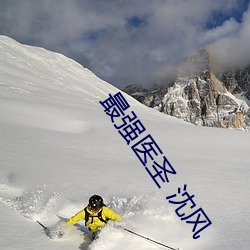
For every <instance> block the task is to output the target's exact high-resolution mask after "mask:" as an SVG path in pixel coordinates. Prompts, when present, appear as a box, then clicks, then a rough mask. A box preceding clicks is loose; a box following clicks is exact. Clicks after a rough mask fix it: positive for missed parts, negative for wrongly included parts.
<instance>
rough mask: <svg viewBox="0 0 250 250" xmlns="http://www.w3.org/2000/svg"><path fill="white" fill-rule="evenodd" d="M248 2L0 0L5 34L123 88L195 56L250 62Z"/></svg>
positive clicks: (161, 75)
mask: <svg viewBox="0 0 250 250" xmlns="http://www.w3.org/2000/svg"><path fill="white" fill-rule="evenodd" d="M249 1H250V0H0V34H2V35H7V36H9V37H11V38H14V39H16V40H17V41H19V42H21V43H25V44H30V45H36V46H41V47H44V48H46V49H49V50H52V51H56V52H60V53H63V54H64V55H66V56H68V57H70V58H72V59H75V60H76V61H78V62H80V63H81V64H82V65H83V66H84V67H87V68H89V69H90V70H91V71H93V72H94V73H95V74H96V75H98V76H99V77H100V78H102V79H104V80H106V81H108V82H110V83H111V84H113V85H115V86H117V87H119V88H124V87H125V86H126V85H128V84H131V83H142V84H144V85H145V86H149V85H150V84H152V83H153V82H156V81H159V80H161V79H164V77H166V75H167V72H168V71H169V69H171V68H173V67H174V66H176V65H177V64H178V63H179V62H180V61H181V60H183V59H184V58H186V57H187V56H189V55H191V54H192V53H194V52H195V51H197V50H199V49H201V48H204V47H209V46H210V47H212V48H213V51H214V52H216V55H217V56H218V60H221V61H223V62H224V63H228V62H231V63H232V62H233V63H236V62H237V63H239V62H240V63H249V62H250V7H249V8H248V5H249Z"/></svg>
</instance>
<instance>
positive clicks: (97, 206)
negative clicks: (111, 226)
mask: <svg viewBox="0 0 250 250" xmlns="http://www.w3.org/2000/svg"><path fill="white" fill-rule="evenodd" d="M80 220H85V226H87V227H88V228H89V230H90V231H91V232H92V237H93V239H94V238H95V237H96V236H97V234H98V233H99V231H100V230H101V228H102V227H104V226H105V224H106V223H107V222H108V221H109V220H112V221H118V222H120V221H121V220H122V219H121V217H120V216H119V215H118V214H116V213H115V212H114V211H113V210H111V209H110V208H108V207H106V206H105V204H104V203H103V199H102V197H101V196H99V195H96V194H95V195H93V196H91V197H90V198H89V204H88V205H87V206H86V207H85V208H84V209H82V210H81V211H79V212H78V213H77V214H75V215H74V216H72V217H71V218H70V219H69V220H68V221H67V224H69V225H74V224H76V223H77V222H78V221H80Z"/></svg>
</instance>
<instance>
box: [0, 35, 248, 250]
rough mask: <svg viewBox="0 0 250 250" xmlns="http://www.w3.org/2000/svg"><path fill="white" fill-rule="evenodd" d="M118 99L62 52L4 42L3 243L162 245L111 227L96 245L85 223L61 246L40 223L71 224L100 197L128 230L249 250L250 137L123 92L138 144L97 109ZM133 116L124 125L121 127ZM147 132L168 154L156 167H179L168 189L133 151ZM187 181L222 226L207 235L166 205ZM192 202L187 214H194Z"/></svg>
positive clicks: (208, 247)
mask: <svg viewBox="0 0 250 250" xmlns="http://www.w3.org/2000/svg"><path fill="white" fill-rule="evenodd" d="M118 92H119V90H118V89H116V88H115V87H113V86H111V85H110V84H108V83H106V82H104V81H103V80H101V79H99V78H98V77H96V76H95V75H94V74H93V73H92V72H90V71H89V70H87V69H85V68H84V67H83V66H81V65H79V64H77V63H76V62H74V61H72V60H71V59H69V58H66V57H65V56H63V55H60V54H57V53H53V52H50V51H47V50H44V49H42V48H37V47H30V46H25V45H21V44H19V43H18V42H16V41H14V40H12V39H10V38H8V37H4V36H0V149H1V150H0V156H1V162H0V212H1V215H2V217H1V223H0V229H1V234H0V235H1V236H0V248H1V249H4V250H10V249H11V250H13V249H20V250H22V249H25V250H26V249H60V250H63V249H67V250H69V249H72V250H73V249H82V250H84V249H85V250H86V249H89V250H104V249H109V250H112V249H114V250H117V249H120V250H131V249H133V250H137V249H143V250H149V249H163V248H162V247H161V246H159V245H156V244H153V243H152V242H148V241H147V240H145V239H142V238H140V237H137V236H135V235H132V234H129V233H128V232H126V231H124V230H122V229H117V228H114V227H113V226H112V225H108V226H107V227H106V228H105V229H104V230H103V231H102V232H101V234H100V237H99V238H98V239H97V240H96V241H95V242H93V243H91V242H90V241H89V239H88V238H87V237H86V236H84V232H85V231H86V228H85V227H84V222H82V223H80V225H78V226H75V227H72V228H71V229H69V230H68V231H66V233H65V236H64V237H63V238H62V239H50V238H48V237H47V236H46V235H45V234H44V232H43V230H42V228H41V227H40V226H39V225H38V224H37V223H36V220H39V221H41V222H43V223H44V224H45V225H47V226H49V227H50V228H53V227H54V225H55V224H56V223H58V221H59V218H58V215H59V216H61V217H65V218H69V217H70V216H72V215H73V214H75V213H76V212H78V211H79V210H80V209H82V208H84V206H85V205H86V204H87V202H88V198H89V196H91V195H92V194H95V193H97V194H100V195H102V196H103V198H104V201H105V203H106V205H107V206H109V207H111V208H112V209H113V210H115V211H116V212H117V213H119V214H120V215H121V216H122V218H123V221H122V223H121V224H122V226H124V227H126V228H128V229H130V230H133V231H135V232H137V233H139V234H142V235H144V236H146V237H149V238H151V239H154V240H156V241H159V242H161V243H163V244H166V245H168V246H171V247H174V248H177V247H180V248H182V249H183V250H214V249H220V250H235V249H241V250H248V249H249V246H250V240H249V232H250V231H249V219H248V214H249V211H248V210H249V205H250V202H249V199H248V198H249V194H250V193H249V187H250V184H249V177H250V169H249V141H250V140H249V139H250V135H249V133H245V132H243V131H235V130H223V129H212V128H207V127H198V126H193V125H191V124H189V123H185V122H183V121H180V120H179V119H176V118H174V117H170V116H166V115H164V114H161V113H160V112H158V111H156V110H154V109H151V108H148V107H146V106H145V105H142V104H140V103H139V102H137V101H136V100H135V99H134V98H132V97H130V96H128V95H127V94H125V93H122V94H123V96H124V97H125V99H126V101H127V102H128V104H129V105H130V108H129V109H127V110H125V111H124V112H125V114H126V115H130V116H131V114H133V113H132V111H133V112H134V114H135V115H136V116H137V118H138V119H139V120H140V122H141V124H143V126H144V127H145V129H146V130H145V131H144V132H143V134H141V135H140V136H139V137H138V138H135V139H134V141H133V143H130V144H129V145H128V143H127V141H126V140H125V139H124V138H123V136H121V134H120V133H119V132H118V130H117V129H116V128H115V127H114V123H112V121H111V117H110V116H108V115H107V114H106V113H105V112H104V108H103V106H102V105H101V104H100V103H99V102H100V101H105V100H106V99H107V98H109V94H111V95H113V96H114V95H116V94H117V93H118ZM128 120H129V119H128V118H126V119H124V120H123V121H122V120H121V119H120V120H119V119H118V120H117V118H115V122H116V123H117V124H116V125H118V126H121V124H123V122H125V121H126V122H128ZM137 125H138V123H137ZM138 129H139V128H138ZM149 134H150V135H151V136H152V138H153V139H154V140H155V142H157V145H158V147H159V148H160V149H161V151H162V154H160V153H159V154H158V155H157V156H154V155H153V152H152V156H154V161H155V162H156V163H158V164H160V163H162V156H163V155H164V156H165V157H167V159H168V161H169V162H170V163H171V165H172V167H173V168H174V169H175V171H176V174H170V173H166V174H167V177H168V180H169V182H167V180H166V176H165V175H163V174H162V178H160V176H158V177H155V180H156V181H157V182H158V184H159V185H160V186H161V188H158V186H157V185H156V183H155V181H154V180H153V179H152V178H151V176H150V175H149V173H148V171H151V172H152V174H153V173H154V172H153V171H154V170H155V169H158V173H160V170H161V171H164V170H163V169H160V168H158V165H157V164H156V163H154V167H153V166H152V164H153V161H151V160H150V159H149V158H148V163H147V165H146V166H147V168H145V166H143V164H142V163H141V162H140V160H139V158H138V157H137V155H136V154H135V152H137V151H133V150H132V146H133V145H135V144H136V143H138V142H139V141H140V140H141V139H142V138H143V137H144V135H149ZM145 147H146V146H145ZM137 153H138V152H137ZM185 184H186V185H187V186H186V191H187V192H188V194H189V195H190V196H192V195H194V198H193V199H194V202H195V204H196V207H197V208H202V209H203V210H204V211H205V213H206V215H207V216H208V218H209V219H210V220H211V222H212V225H210V226H208V227H207V228H206V229H204V230H203V231H201V233H200V238H198V239H193V235H194V233H195V232H192V230H193V229H194V227H193V224H188V223H186V222H185V220H181V218H180V217H178V215H177V213H176V209H177V205H176V204H171V203H169V202H168V200H166V197H169V196H171V195H173V194H178V188H180V190H183V189H184V187H185ZM179 198H180V200H182V201H183V199H181V197H179ZM191 205H192V204H191V202H190V201H189V202H188V203H187V206H185V208H184V207H182V209H180V210H179V212H182V213H186V215H188V214H190V209H191V208H190V207H191ZM195 209H196V208H195ZM191 211H194V210H191ZM62 223H63V221H62ZM197 228H200V225H197ZM197 228H195V229H194V231H197Z"/></svg>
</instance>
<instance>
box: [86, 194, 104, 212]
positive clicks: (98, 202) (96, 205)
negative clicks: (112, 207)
mask: <svg viewBox="0 0 250 250" xmlns="http://www.w3.org/2000/svg"><path fill="white" fill-rule="evenodd" d="M103 205H104V204H103V199H102V197H101V196H99V195H96V194H95V195H93V196H91V197H90V198H89V206H90V208H91V209H94V210H98V209H100V208H102V207H103Z"/></svg>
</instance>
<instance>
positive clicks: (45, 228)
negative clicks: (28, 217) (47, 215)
mask: <svg viewBox="0 0 250 250" xmlns="http://www.w3.org/2000/svg"><path fill="white" fill-rule="evenodd" d="M36 222H37V223H38V224H39V225H40V226H42V227H43V229H44V230H45V231H46V230H48V228H47V227H45V226H44V225H43V224H42V223H41V222H39V221H38V220H37V221H36Z"/></svg>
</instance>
